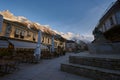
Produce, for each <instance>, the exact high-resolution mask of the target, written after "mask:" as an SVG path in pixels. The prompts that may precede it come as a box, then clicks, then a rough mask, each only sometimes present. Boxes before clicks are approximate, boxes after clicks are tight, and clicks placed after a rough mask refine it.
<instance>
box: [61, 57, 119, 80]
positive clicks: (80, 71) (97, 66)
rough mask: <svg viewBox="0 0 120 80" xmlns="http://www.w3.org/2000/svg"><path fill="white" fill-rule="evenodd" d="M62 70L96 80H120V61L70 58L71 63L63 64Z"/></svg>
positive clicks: (98, 58) (97, 58) (96, 58)
mask: <svg viewBox="0 0 120 80" xmlns="http://www.w3.org/2000/svg"><path fill="white" fill-rule="evenodd" d="M61 70H62V71H64V72H68V73H72V74H76V75H80V76H84V77H89V78H93V79H95V80H120V59H117V58H116V59H115V58H114V59H113V58H100V57H87V56H69V62H68V63H62V64H61Z"/></svg>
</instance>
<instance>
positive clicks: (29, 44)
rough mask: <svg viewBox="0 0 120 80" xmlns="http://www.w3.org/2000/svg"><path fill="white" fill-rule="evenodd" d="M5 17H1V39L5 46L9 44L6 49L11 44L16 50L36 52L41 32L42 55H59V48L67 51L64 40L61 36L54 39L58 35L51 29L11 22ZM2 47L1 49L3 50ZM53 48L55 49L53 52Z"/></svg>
mask: <svg viewBox="0 0 120 80" xmlns="http://www.w3.org/2000/svg"><path fill="white" fill-rule="evenodd" d="M4 16H5V15H0V39H1V42H2V41H3V42H4V44H6V43H7V45H6V48H8V46H9V44H12V45H13V46H14V49H15V50H20V49H22V50H25V49H26V50H27V49H32V50H34V49H35V48H36V43H37V41H38V31H39V30H41V32H42V33H41V50H42V53H46V54H45V55H47V54H52V53H54V52H57V53H58V52H59V51H60V50H58V47H60V48H62V49H65V40H64V38H62V37H61V36H60V37H55V38H53V36H56V35H58V34H56V33H55V32H53V31H52V30H50V29H49V28H47V27H45V26H43V25H38V24H36V23H29V22H20V21H16V20H10V19H9V17H8V18H4ZM5 17H6V16H5ZM52 39H53V40H52ZM4 40H6V41H4ZM5 42H6V43H5ZM0 44H1V43H0ZM4 44H2V45H4ZM2 45H1V46H0V48H2ZM52 48H53V49H54V50H53V51H52Z"/></svg>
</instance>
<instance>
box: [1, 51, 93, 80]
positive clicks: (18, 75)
mask: <svg viewBox="0 0 120 80" xmlns="http://www.w3.org/2000/svg"><path fill="white" fill-rule="evenodd" d="M71 54H72V53H67V54H66V55H65V56H60V57H58V58H54V59H49V60H42V61H41V62H40V63H39V64H22V65H21V68H20V70H18V71H15V72H14V73H12V74H9V75H6V76H4V77H2V78H1V77H0V80H91V79H88V78H84V77H80V76H77V75H73V74H69V73H66V72H62V71H60V64H61V63H62V62H66V61H68V56H69V55H71Z"/></svg>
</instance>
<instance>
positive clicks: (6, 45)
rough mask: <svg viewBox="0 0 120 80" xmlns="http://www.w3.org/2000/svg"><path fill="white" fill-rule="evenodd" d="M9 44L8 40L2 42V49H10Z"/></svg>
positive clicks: (0, 41) (0, 46) (0, 43)
mask: <svg viewBox="0 0 120 80" xmlns="http://www.w3.org/2000/svg"><path fill="white" fill-rule="evenodd" d="M8 46H9V42H8V41H6V40H0V48H8Z"/></svg>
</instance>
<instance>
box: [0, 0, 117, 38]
mask: <svg viewBox="0 0 120 80" xmlns="http://www.w3.org/2000/svg"><path fill="white" fill-rule="evenodd" d="M115 1H116V0H0V11H3V10H9V11H10V12H12V13H13V14H14V15H15V16H24V17H26V18H27V19H29V20H30V21H33V22H37V23H40V24H42V25H49V26H50V27H51V28H52V29H53V30H56V31H59V32H60V33H62V34H65V35H66V36H68V35H71V34H72V35H77V36H78V35H80V36H84V37H85V36H88V37H91V35H92V31H93V29H94V27H95V26H96V24H97V23H98V21H99V19H100V18H101V17H102V15H103V13H104V12H105V10H106V9H107V8H108V6H109V5H110V4H111V3H112V2H115ZM88 39H89V38H88Z"/></svg>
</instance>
